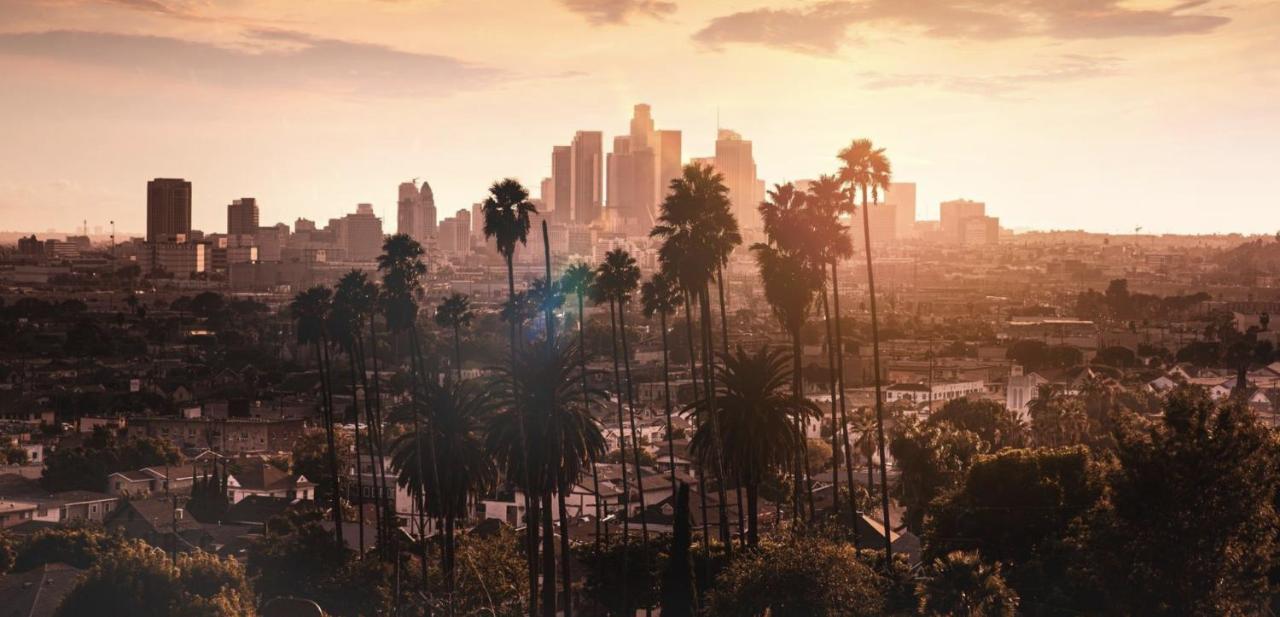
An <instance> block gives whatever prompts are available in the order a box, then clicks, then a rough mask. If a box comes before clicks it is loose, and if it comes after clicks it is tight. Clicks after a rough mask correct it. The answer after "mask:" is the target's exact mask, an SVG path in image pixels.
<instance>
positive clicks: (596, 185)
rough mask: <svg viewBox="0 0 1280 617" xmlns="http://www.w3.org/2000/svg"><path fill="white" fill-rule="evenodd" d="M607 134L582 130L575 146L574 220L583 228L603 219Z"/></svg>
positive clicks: (572, 169) (572, 171)
mask: <svg viewBox="0 0 1280 617" xmlns="http://www.w3.org/2000/svg"><path fill="white" fill-rule="evenodd" d="M603 152H604V134H603V133H601V132H600V131H578V132H577V134H575V135H574V136H573V145H572V146H571V155H572V164H571V168H570V169H571V180H570V182H571V185H572V188H571V191H572V192H571V194H570V208H571V209H572V210H573V221H574V222H575V223H581V224H583V225H586V224H590V223H593V222H595V221H596V220H597V219H599V218H600V214H601V212H600V211H601V208H602V207H603V204H602V203H601V202H602V200H603V199H604V192H603V189H604V178H603V175H604V154H603Z"/></svg>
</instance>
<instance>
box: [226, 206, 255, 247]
mask: <svg viewBox="0 0 1280 617" xmlns="http://www.w3.org/2000/svg"><path fill="white" fill-rule="evenodd" d="M257 231H258V200H257V199H254V198H253V197H241V198H240V199H237V200H235V201H232V202H231V205H229V206H227V235H228V236H231V237H232V238H235V237H237V236H246V235H253V234H254V233H255V232H257Z"/></svg>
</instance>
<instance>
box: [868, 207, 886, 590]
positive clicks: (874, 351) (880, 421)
mask: <svg viewBox="0 0 1280 617" xmlns="http://www.w3.org/2000/svg"><path fill="white" fill-rule="evenodd" d="M862 238H863V249H864V250H865V251H866V254H867V293H868V294H869V295H870V296H871V358H872V360H871V363H872V368H874V369H875V372H876V374H875V387H876V437H877V445H878V447H879V450H880V483H881V484H882V485H883V487H884V490H883V491H881V496H880V509H881V512H882V513H883V514H884V557H885V568H892V567H893V542H892V541H891V540H890V538H889V536H890V533H891V531H892V529H891V528H892V525H891V524H890V523H889V462H888V460H887V459H886V457H885V447H884V401H883V400H882V398H881V396H882V395H881V392H880V322H879V320H878V318H877V315H876V275H875V268H873V267H872V265H871V216H870V214H868V212H867V187H865V186H864V187H862Z"/></svg>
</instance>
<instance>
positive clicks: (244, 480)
mask: <svg viewBox="0 0 1280 617" xmlns="http://www.w3.org/2000/svg"><path fill="white" fill-rule="evenodd" d="M231 477H232V478H234V479H235V481H236V482H237V483H238V484H239V485H240V488H243V489H248V490H254V491H282V490H292V489H295V488H297V487H299V486H314V483H312V482H311V481H310V480H307V479H306V477H305V476H302V475H293V474H289V473H287V472H284V471H280V470H279V469H277V468H276V467H275V466H273V465H270V464H267V463H259V464H254V465H248V466H247V468H246V469H244V470H243V471H241V472H239V473H235V474H232V475H231Z"/></svg>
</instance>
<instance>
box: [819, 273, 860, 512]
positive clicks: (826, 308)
mask: <svg viewBox="0 0 1280 617" xmlns="http://www.w3.org/2000/svg"><path fill="white" fill-rule="evenodd" d="M822 278H823V282H822V320H823V322H824V324H823V325H824V326H826V334H827V368H828V369H830V370H829V371H828V375H829V376H830V377H829V379H830V382H831V384H830V386H831V387H830V392H831V512H832V514H834V515H835V519H836V524H837V525H839V524H840V523H841V519H840V422H839V420H838V419H837V418H836V356H835V348H834V347H833V346H832V340H831V339H832V336H831V302H830V301H829V300H828V299H827V283H826V278H827V269H826V265H825V264H824V265H823V267H822ZM849 488H850V489H852V488H853V487H849Z"/></svg>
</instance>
